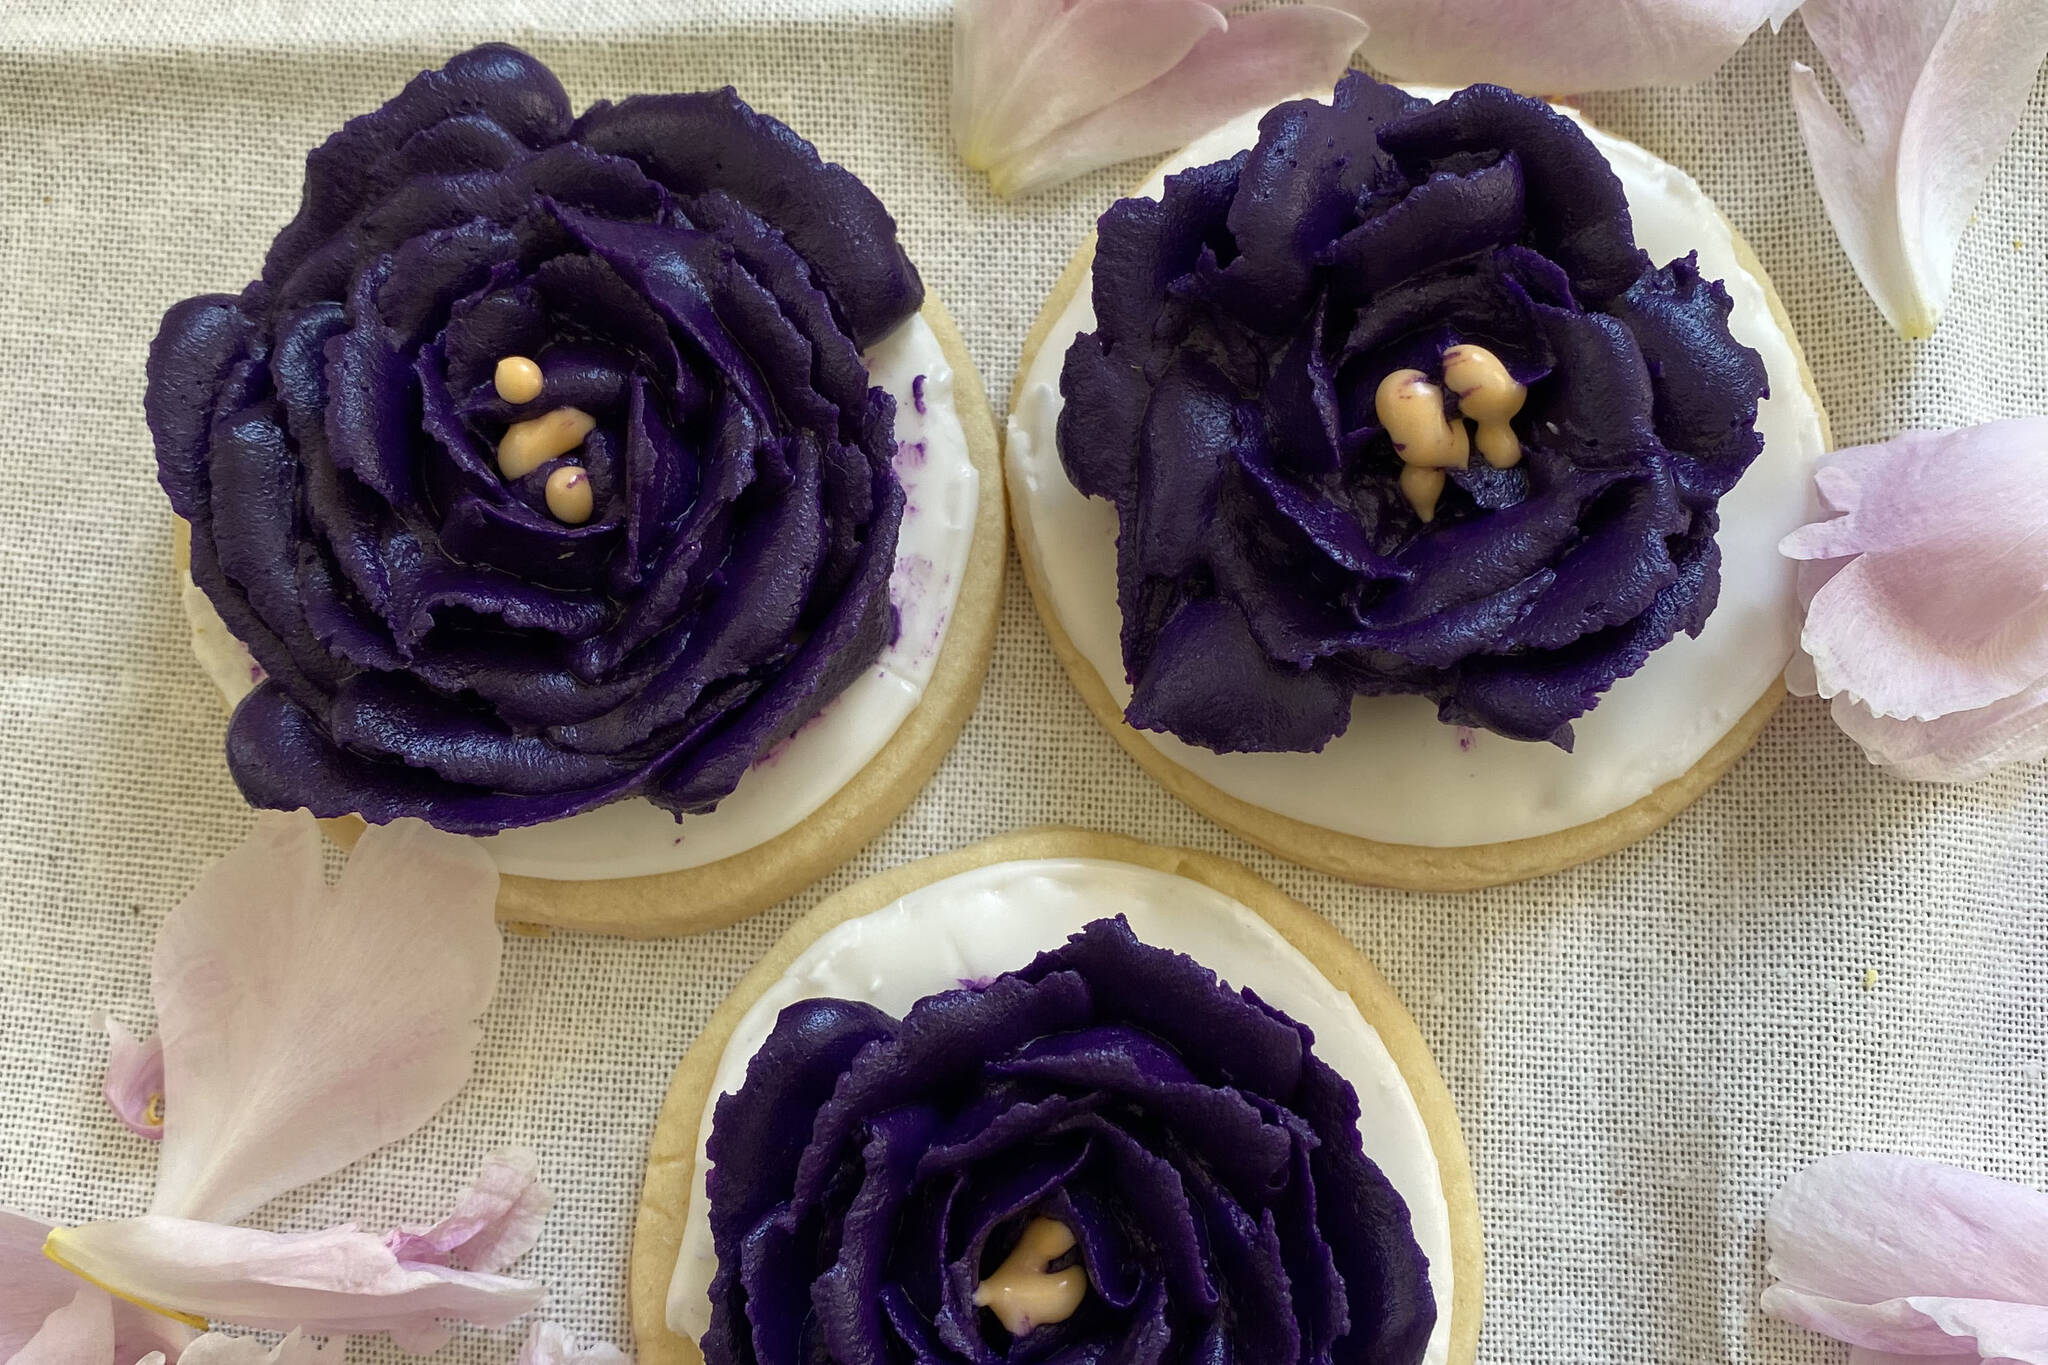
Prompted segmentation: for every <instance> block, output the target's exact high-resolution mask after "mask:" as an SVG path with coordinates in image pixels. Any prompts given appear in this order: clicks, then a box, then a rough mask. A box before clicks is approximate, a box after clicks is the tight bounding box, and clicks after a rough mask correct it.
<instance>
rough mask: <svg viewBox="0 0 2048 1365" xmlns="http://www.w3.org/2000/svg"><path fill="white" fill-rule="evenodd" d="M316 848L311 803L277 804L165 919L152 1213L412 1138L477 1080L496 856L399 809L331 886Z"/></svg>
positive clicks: (264, 1187) (198, 1211)
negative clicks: (302, 806)
mask: <svg viewBox="0 0 2048 1365" xmlns="http://www.w3.org/2000/svg"><path fill="white" fill-rule="evenodd" d="M321 859H322V854H321V844H320V833H319V829H318V827H317V826H316V825H315V824H314V823H313V819H312V817H311V816H309V815H307V814H305V813H304V812H299V813H297V814H293V815H279V814H274V813H266V814H264V815H262V816H260V817H259V818H258V820H257V825H256V829H255V831H254V833H252V834H251V835H250V837H249V838H248V839H247V840H246V841H244V842H243V843H242V845H241V846H240V847H238V848H237V849H235V850H234V852H232V853H230V854H228V856H227V857H225V858H223V859H221V860H220V861H219V862H218V863H215V864H214V865H213V866H212V867H210V868H208V869H207V871H206V872H205V874H204V875H203V876H201V878H200V880H199V884H198V885H197V886H196V887H194V888H193V889H192V893H191V894H190V895H189V896H187V897H186V898H185V900H184V903H183V904H181V905H180V906H179V907H178V908H177V909H176V910H175V911H173V912H172V914H171V916H170V918H169V919H168V920H167V921H166V922H165V924H164V928H163V932H162V934H161V935H160V936H159V937H158V940H157V947H156V960H155V972H154V985H155V994H156V1009H157V1019H158V1021H159V1027H160V1032H161V1036H162V1039H163V1048H164V1073H165V1089H166V1091H167V1093H168V1094H169V1095H170V1096H171V1097H172V1098H171V1100H170V1107H169V1112H168V1114H167V1119H168V1122H167V1123H166V1124H165V1127H164V1145H163V1156H162V1160H161V1163H160V1165H159V1169H158V1173H157V1189H156V1199H155V1202H154V1203H153V1204H152V1206H151V1212H153V1213H159V1214H167V1215H172V1216H174V1217H179V1218H204V1219H208V1220H212V1221H217V1222H228V1221H232V1220H234V1219H237V1218H240V1217H242V1216H243V1215H245V1214H247V1213H248V1212H250V1211H251V1210H252V1209H255V1208H257V1207H258V1206H259V1205H261V1204H263V1203H264V1202H265V1201H267V1200H269V1199H271V1198H272V1197H274V1196H275V1195H277V1194H280V1193H282V1192H283V1191H285V1190H289V1189H292V1188H294V1187H296V1186H299V1185H303V1184H305V1183H307V1182H308V1181H311V1180H317V1179H319V1178H320V1177H322V1176H324V1175H327V1174H329V1173H330V1172H333V1171H336V1170H339V1169H340V1168H342V1167H343V1166H346V1165H348V1164H349V1163H350V1162H352V1161H354V1160H356V1159H357V1158H359V1157H362V1156H364V1155H365V1154H367V1153H369V1152H373V1151H375V1150H376V1149H377V1148H379V1147H382V1146H384V1145H385V1144H387V1143H390V1142H395V1141H397V1140H398V1139H399V1138H402V1137H404V1136H406V1135H407V1134H409V1133H411V1132H412V1131H413V1130H414V1129H416V1128H418V1127H419V1126H420V1125H421V1124H422V1123H425V1122H426V1121H427V1119H428V1118H429V1117H430V1116H431V1115H432V1114H433V1113H434V1111H435V1110H437V1109H439V1108H440V1107H441V1105H442V1104H444V1103H445V1102H446V1101H447V1099H448V1097H449V1096H451V1095H453V1094H454V1093H455V1092H456V1091H457V1090H458V1089H460V1088H461V1086H462V1083H463V1082H464V1081H465V1080H467V1079H468V1077H469V1072H470V1063H471V1055H470V1054H471V1052H472V1051H473V1049H474V1048H475V1046H476V1041H477V1037H478V1033H479V1030H478V1027H477V1024H476V1019H477V1016H478V1015H480V1014H482V1013H483V1010H484V1007H485V1006H486V1005H487V1004H488V1003H489V1002H490V998H491V993H492V991H493V990H494V989H495V987H496V984H497V976H498V953H499V938H498V929H497V924H496V922H495V921H494V919H493V917H492V910H493V905H494V903H495V900H496V896H497V887H498V873H497V869H496V867H495V865H494V864H493V863H492V862H491V859H490V857H489V855H487V854H486V853H484V852H483V850H482V849H481V848H479V847H478V846H477V845H476V844H475V843H474V842H473V841H471V840H468V839H463V838H459V837H457V836H455V835H450V834H442V833H439V832H438V831H436V830H433V829H431V828H429V827H428V826H427V825H425V824H423V823H421V822H419V821H417V820H402V821H398V822H396V823H394V824H391V825H387V826H383V827H374V828H372V829H370V830H369V831H368V832H366V833H365V834H364V835H363V837H362V840H361V841H360V842H359V843H358V844H357V845H356V848H355V852H354V853H353V854H352V855H351V856H350V858H349V861H348V867H347V869H346V870H345V871H344V872H343V873H342V876H341V880H340V881H338V882H337V883H336V884H335V885H333V886H331V887H330V886H328V885H326V883H325V881H324V879H323V876H322V861H321ZM283 1325H285V1326H291V1325H292V1324H290V1323H286V1324H283Z"/></svg>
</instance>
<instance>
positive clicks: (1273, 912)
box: [627, 828, 1485, 1365]
mask: <svg viewBox="0 0 2048 1365" xmlns="http://www.w3.org/2000/svg"><path fill="white" fill-rule="evenodd" d="M1035 858H1101V859H1106V860H1110V861H1114V862H1123V863H1131V864H1134V865H1136V866H1138V867H1145V868H1151V869H1152V870H1154V871H1157V872H1168V873H1172V874H1173V875H1175V876H1178V877H1186V878H1187V879H1188V880H1190V881H1194V882H1200V883H1201V884H1202V885H1204V886H1207V887H1210V888H1212V889H1213V890H1216V891H1219V892H1221V893H1222V894H1224V895H1226V896H1229V897H1230V898H1231V899H1233V900H1235V901H1237V902H1239V903H1240V904H1242V905H1244V906H1245V907H1246V908H1248V909H1249V910H1251V911H1252V912H1253V913H1254V914H1256V915H1258V916H1259V917H1260V918H1261V919H1263V920H1265V921H1266V922H1267V923H1268V924H1270V925H1272V926H1273V928H1274V929H1275V930H1276V931H1278V933H1279V934H1280V936H1281V937H1282V938H1284V939H1286V940H1287V941H1288V942H1289V943H1291V944H1293V945H1294V947H1295V948H1296V949H1297V950H1298V951H1299V952H1300V953H1301V954H1302V955H1303V956H1304V957H1306V958H1308V960H1309V961H1310V962H1312V963H1314V964H1315V966H1316V969H1317V970H1318V971H1320V972H1321V973H1322V974H1323V975H1324V977H1325V978H1327V979H1328V980H1329V982H1330V983H1331V984H1332V985H1334V986H1336V987H1337V988H1338V989H1339V990H1341V991H1343V992H1344V993H1345V994H1347V995H1349V996H1350V997H1351V999H1352V1001H1353V1002H1354V1003H1355V1004H1356V1005H1357V1006H1358V1012H1359V1013H1360V1014H1362V1015H1364V1016H1365V1021H1366V1022H1367V1023H1369V1024H1371V1025H1372V1026H1373V1028H1374V1029H1375V1030H1376V1031H1377V1032H1378V1033H1379V1035H1380V1039H1381V1041H1382V1042H1384V1043H1385V1044H1386V1047H1387V1051H1388V1052H1389V1053H1390V1054H1391V1055H1392V1057H1393V1059H1394V1065H1395V1066H1396V1067H1398V1068H1399V1069H1400V1072H1401V1078H1402V1080H1403V1081H1405V1082H1406V1083H1407V1085H1408V1089H1409V1092H1410V1093H1411V1094H1413V1095H1414V1097H1415V1103H1416V1106H1417V1108H1419V1109H1420V1110H1421V1111H1422V1121H1423V1124H1424V1126H1425V1127H1426V1128H1427V1129H1428V1131H1429V1140H1430V1145H1431V1147H1432V1148H1433V1149H1434V1150H1435V1153H1436V1161H1437V1169H1438V1172H1439V1174H1440V1176H1441V1178H1442V1181H1443V1189H1444V1198H1445V1200H1446V1202H1447V1203H1448V1205H1449V1208H1450V1221H1451V1265H1452V1290H1451V1304H1450V1315H1451V1330H1450V1355H1449V1361H1450V1365H1471V1362H1472V1361H1473V1360H1474V1359H1475V1357H1476V1356H1477V1354H1478V1350H1479V1320H1480V1314H1481V1311H1482V1310H1481V1305H1482V1300H1483V1294H1482V1286H1483V1277H1484V1262H1485V1257H1484V1251H1483V1247H1482V1241H1481V1232H1480V1222H1479V1201H1478V1197H1477V1195H1476V1193H1475V1191H1474V1189H1473V1184H1472V1163H1471V1158H1470V1156H1469V1154H1468V1153H1467V1151H1466V1148H1465V1135H1464V1132H1463V1131H1462V1130H1461V1129H1460V1128H1459V1126H1458V1114H1457V1110H1456V1108H1455V1107H1454V1106H1453V1104H1452V1102H1451V1093H1450V1090H1449V1089H1448V1088H1447V1087H1446V1086H1445V1085H1444V1079H1443V1076H1442V1074H1441V1073H1439V1072H1438V1070H1437V1066H1436V1059H1435V1058H1434V1057H1432V1056H1431V1055H1430V1051H1429V1046H1428V1044H1427V1043H1425V1042H1424V1041H1423V1037H1422V1031H1421V1030H1420V1029H1419V1028H1417V1027H1416V1024H1415V1020H1414V1018H1413V1017H1412V1016H1410V1015H1409V1013H1408V1010H1407V1007H1406V1006H1405V1005H1403V1004H1402V1003H1401V999H1400V997H1399V996H1397V995H1396V994H1395V993H1394V989H1393V987H1392V986H1390V985H1388V984H1387V981H1386V978H1385V977H1383V976H1381V975H1380V971H1379V968H1377V967H1375V966H1374V965H1373V964H1372V962H1371V961H1370V960H1369V959H1367V958H1366V957H1365V955H1364V954H1362V953H1360V952H1359V951H1358V950H1357V949H1356V948H1354V947H1352V946H1351V943H1350V941H1349V940H1348V939H1346V938H1345V937H1344V935H1343V934H1341V933H1339V932H1338V931H1337V929H1336V928H1335V927H1334V926H1332V925H1331V924H1330V922H1329V921H1328V920H1326V919H1324V918H1323V917H1322V916H1321V915H1319V914H1317V913H1316V912H1315V911H1313V910H1311V909H1309V908H1308V907H1307V906H1305V905H1303V904H1302V903H1301V902H1299V901H1297V900H1294V899H1293V898H1291V897H1289V896H1287V895H1285V894H1284V893H1282V892H1281V891H1280V889H1279V888H1278V887H1276V886H1274V885H1273V884H1272V883H1271V882H1268V881H1266V880H1265V879H1263V878H1261V877H1259V876H1256V875H1255V874H1253V873H1252V872H1251V871H1250V870H1249V869H1247V868H1244V867H1242V866H1240V865H1238V864H1237V863H1233V862H1230V861H1229V860H1227V859H1224V858H1218V857H1215V856H1213V855H1211V854H1207V853H1197V852H1195V851H1194V850H1192V849H1185V848H1161V847H1159V846H1157V845H1154V844H1145V843H1140V842H1138V841H1137V840H1135V839H1126V838H1124V837H1123V836H1121V835H1115V834H1097V833H1094V832H1092V831H1088V830H1081V829H1064V828H1042V829H1029V830H1019V831H1018V832H1016V833H1014V834H1005V835H1002V836H1000V837H998V838H994V839H989V840H986V841H984V842H982V843H978V844H973V845H970V846H968V847H967V848H963V849H958V850H956V851H954V852H952V853H942V854H940V855H938V856H937V857H934V858H926V859H924V860H922V861H920V862H915V863H910V864H908V865H906V866H903V867H898V868H894V869H892V870H890V871H888V872H883V873H880V874H878V875H876V876H873V877H870V878H868V879H867V880H866V881H863V882H858V883H856V884H855V885H853V886H849V887H847V888H846V889H845V890H844V891H841V892H839V893H838V894H837V895H835V896H832V897H830V898H828V899H827V900H825V901H824V902H823V903H822V904H820V905H819V906H818V908H817V909H815V910H813V911H811V913H810V914H808V915H806V916H804V917H803V918H802V919H800V920H798V921H797V922H796V923H795V924H793V925H791V926H790V929H789V932H788V933H786V934H784V935H783V936H782V937H781V938H780V939H779V940H777V941H776V943H775V946H774V947H772V948H770V949H769V950H768V952H767V953H766V955H764V956H763V957H762V959H761V960H760V961H759V962H758V963H756V964H755V965H754V969H753V970H752V971H750V972H748V973H747V974H746V975H745V976H744V977H742V978H741V979H740V982H739V984H738V985H737V986H735V987H733V991H732V994H731V995H729V996H727V997H726V999H725V1003H723V1004H721V1005H720V1006H719V1007H718V1009H717V1011H716V1012H715V1013H713V1014H712V1016H711V1021H710V1022H709V1023H707V1024H706V1025H705V1026H704V1031H703V1032H702V1033H700V1034H699V1035H697V1040H696V1042H694V1043H692V1044H691V1045H690V1050H689V1052H688V1053H686V1054H685V1055H684V1057H683V1060H682V1063H681V1064H680V1065H679V1066H677V1067H676V1071H675V1076H674V1078H673V1079H671V1080H670V1081H669V1087H668V1096H667V1098H666V1099H664V1100H663V1102H662V1106H661V1114H660V1117H659V1118H657V1119H656V1121H655V1125H654V1134H653V1137H652V1138H651V1139H650V1141H649V1143H648V1148H647V1175H646V1179H645V1181H644V1183H643V1184H642V1185H641V1188H640V1208H639V1212H638V1214H637V1216H636V1217H635V1219H634V1225H633V1251H632V1259H631V1262H630V1264H629V1267H628V1286H627V1307H628V1311H629V1313H630V1315H631V1318H632V1324H633V1338H634V1344H635V1350H636V1357H635V1358H636V1359H637V1360H638V1361H639V1362H640V1365H703V1360H704V1356H703V1353H702V1352H701V1351H699V1350H698V1348H697V1345H696V1343H695V1342H693V1341H690V1340H689V1339H688V1338H686V1337H681V1336H678V1335H676V1334H675V1333H674V1332H672V1331H670V1330H669V1327H668V1322H667V1312H666V1308H667V1300H668V1285H669V1279H670V1277H671V1275H672V1273H673V1272H674V1270H675V1263H676V1253H677V1250H678V1249H679V1248H680V1247H681V1245H682V1238H683V1225H684V1222H685V1220H686V1219H687V1217H688V1215H689V1205H690V1192H691V1187H692V1184H693V1181H694V1176H695V1170H696V1159H697V1132H698V1129H699V1128H700V1127H701V1126H702V1123H703V1115H704V1106H705V1105H706V1104H707V1103H709V1102H710V1101H711V1098H712V1096H711V1086H712V1082H713V1079H714V1077H715V1076H716V1074H717V1071H718V1063H719V1060H720V1058H721V1057H722V1056H723V1055H724V1053H725V1048H726V1044H727V1042H728V1041H729V1040H730V1039H731V1037H732V1033H733V1030H734V1029H735V1028H737V1027H738V1026H739V1022H740V1020H741V1019H742V1018H743V1017H744V1016H745V1015H746V1012H747V1011H748V1010H749V1009H751V1008H753V1005H754V1002H755V1001H757V1000H759V999H760V998H761V996H762V994H763V993H765V992H766V991H767V990H768V988H769V987H770V986H771V985H773V984H774V983H775V982H776V981H777V980H779V979H780V978H781V976H782V974H783V973H784V972H785V971H787V970H788V969H789V966H790V964H791V963H793V962H794V961H796V959H797V957H798V956H799V955H801V954H802V953H803V952H804V950H805V949H807V948H809V947H810V946H811V945H812V944H813V943H815V942H817V941H818V939H820V938H822V937H823V936H824V935H825V934H826V933H827V932H828V931H830V930H832V929H834V928H836V927H837V926H839V925H841V924H844V923H845V922H846V921H848V920H850V919H856V918H858V917H859V916H861V915H866V914H871V913H873V912H874V911H876V910H880V909H882V908H883V907H884V906H887V905H889V904H891V903H893V902H895V901H897V900H900V899H901V898H902V897H904V896H907V895H909V894H910V893H911V892H913V891H916V890H918V889H919V888H920V887H925V886H929V885H931V884H932V883H933V882H937V881H943V880H944V879H946V878H947V877H952V876H957V875H958V874H960V873H962V872H970V871H972V870H974V869H975V868H978V867H987V866H990V865H991V864H994V863H1007V862H1019V861H1023V860H1027V859H1035ZM1019 965H1022V964H1019ZM1439 1307H1440V1308H1441V1305H1439Z"/></svg>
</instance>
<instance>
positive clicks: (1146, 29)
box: [954, 0, 1227, 170]
mask: <svg viewBox="0 0 2048 1365" xmlns="http://www.w3.org/2000/svg"><path fill="white" fill-rule="evenodd" d="M998 2H1002V0H998ZM1033 10H1034V13H1036V7H1035V6H1034V7H1033ZM1039 18H1040V19H1041V20H1042V18H1043V16H1042V15H1041V16H1039ZM1226 26H1227V24H1226V21H1225V19H1224V17H1223V12H1222V11H1221V10H1219V9H1217V8H1216V7H1215V6H1214V5H1211V4H1206V3H1204V0H1081V3H1078V4H1075V5H1073V6H1071V7H1069V8H1067V9H1065V10H1064V11H1062V12H1061V14H1060V15H1059V16H1058V17H1057V18H1055V19H1052V20H1051V21H1050V22H1048V23H1044V25H1043V28H1042V31H1040V32H1039V33H1038V35H1037V37H1036V38H1035V40H1031V41H1028V42H1027V43H1025V44H1024V45H1023V46H1019V47H1012V48H1009V49H1007V50H1003V49H1001V48H999V47H997V46H996V44H997V43H998V42H1000V41H1002V40H1003V39H1005V38H1006V37H1007V36H1009V33H1010V30H1011V29H1012V28H1013V27H1014V26H1013V25H1010V24H1004V23H997V22H991V21H989V20H988V19H987V18H986V17H982V18H979V19H978V20H977V21H976V22H973V23H970V24H968V25H966V26H965V27H964V28H963V29H960V30H956V32H955V34H954V41H955V43H956V44H957V45H958V46H957V47H956V58H955V60H956V64H957V63H959V62H963V61H964V62H965V63H966V65H967V67H968V68H969V69H970V70H978V69H987V68H991V67H992V68H995V69H998V70H1000V71H1001V72H1002V73H1004V75H1003V77H1002V78H999V79H993V80H990V79H985V78H982V77H976V76H970V77H969V78H968V79H969V80H970V81H971V82H973V84H972V86H971V89H972V94H971V96H970V98H969V101H968V102H967V103H966V104H965V105H964V106H963V107H962V108H961V109H960V110H959V111H958V112H959V114H960V115H962V116H963V117H962V118H961V121H960V122H959V123H957V124H956V127H955V132H954V138H955V141H956V142H957V144H958V145H959V148H960V155H961V156H962V157H963V158H964V159H965V160H966V162H967V164H968V165H970V166H972V167H974V168H975V169H976V170H989V169H991V168H993V167H995V166H997V165H999V164H1001V163H1002V162H1003V161H1005V160H1008V159H1009V158H1011V157H1013V156H1015V155H1016V154H1017V153H1018V152H1020V151H1021V150H1023V149H1024V148H1027V147H1030V146H1031V145H1032V144H1033V143H1035V142H1038V141H1039V140H1040V139H1042V138H1044V137H1045V136H1046V135H1048V134H1050V133H1051V132H1053V130H1054V129H1057V128H1059V127H1061V126H1063V125H1065V124H1069V123H1072V122H1074V121H1075V120H1077V119H1080V118H1084V117H1086V116H1087V115H1088V114H1090V113H1093V112H1094V111H1095V110H1097V109H1100V108H1102V107H1103V106H1104V105H1106V104H1109V103H1111V102H1112V101H1115V100H1117V99H1119V98H1121V97H1122V96H1124V95H1127V94H1129V93H1131V92H1132V91H1133V90H1137V89H1139V88H1141V87H1143V86H1145V85H1148V84H1150V83H1151V82H1152V81H1153V80H1154V79H1156V78H1157V77H1159V76H1161V75H1163V74H1165V73H1166V72H1167V71H1169V70H1171V69H1172V68H1173V66H1174V64H1175V63H1177V62H1179V61H1180V60H1181V59H1182V58H1183V57H1185V56H1187V55H1188V53H1189V51H1190V50H1192V49H1193V48H1194V46H1195V45H1196V44H1197V43H1199V42H1201V41H1202V39H1204V38H1205V37H1207V36H1208V35H1209V34H1211V33H1217V32H1221V31H1222V30H1223V29H1224V28H1225V27H1226Z"/></svg>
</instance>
